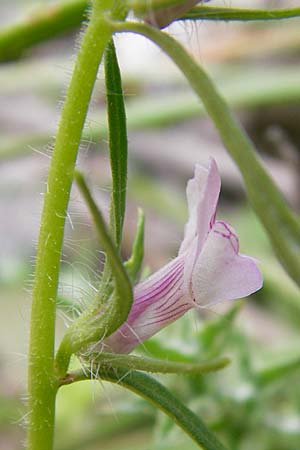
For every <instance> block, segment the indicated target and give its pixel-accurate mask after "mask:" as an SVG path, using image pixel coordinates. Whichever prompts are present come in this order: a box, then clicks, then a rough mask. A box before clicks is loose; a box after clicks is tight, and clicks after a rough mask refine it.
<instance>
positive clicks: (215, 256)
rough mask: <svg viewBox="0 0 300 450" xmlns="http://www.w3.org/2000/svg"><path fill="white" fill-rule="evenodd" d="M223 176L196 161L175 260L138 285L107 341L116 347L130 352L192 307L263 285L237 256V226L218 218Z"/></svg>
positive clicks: (249, 260)
mask: <svg viewBox="0 0 300 450" xmlns="http://www.w3.org/2000/svg"><path fill="white" fill-rule="evenodd" d="M220 188H221V180H220V175H219V172H218V169H217V165H216V162H215V161H214V159H211V160H210V164H209V167H208V168H205V167H203V166H201V165H196V168H195V176H194V178H193V179H191V180H190V181H189V182H188V185H187V200H188V209H189V219H188V222H187V224H186V226H185V232H184V239H183V241H182V243H181V246H180V249H179V253H178V256H177V258H175V259H174V260H173V261H171V262H170V263H168V264H167V265H166V266H165V267H163V268H162V269H160V270H159V271H158V272H156V273H154V274H153V275H152V276H151V277H149V278H148V279H147V280H145V281H144V282H142V283H139V284H138V285H137V286H136V287H135V289H134V302H133V306H132V309H131V311H130V313H129V316H128V319H127V321H126V322H125V324H123V325H122V326H121V328H120V329H119V330H117V331H116V332H115V333H114V334H113V335H112V336H110V337H109V338H108V339H106V340H105V341H104V344H105V345H107V346H108V347H109V348H110V349H111V350H112V351H114V352H119V353H125V352H129V351H131V350H132V348H134V347H135V346H136V345H137V344H138V343H139V342H143V341H144V340H146V339H147V338H149V337H151V336H152V335H153V334H155V333H156V332H157V331H159V330H160V329H161V328H162V327H163V326H165V325H167V324H168V323H170V322H172V321H174V320H176V318H178V317H180V316H181V315H182V314H184V313H185V312H186V311H188V310H189V309H190V308H192V307H193V306H195V304H196V305H198V306H199V307H206V306H209V305H212V304H214V303H217V302H219V301H222V300H233V299H236V298H241V297H245V296H247V295H249V294H251V293H253V292H255V291H256V290H258V289H260V288H261V286H262V276H261V273H260V271H259V269H258V267H257V265H256V262H255V260H254V259H253V258H251V257H248V256H245V255H241V254H239V241H238V237H237V235H236V233H235V231H234V229H233V228H232V227H231V225H229V224H228V223H227V222H225V221H223V220H216V209H217V204H218V199H219V194H220Z"/></svg>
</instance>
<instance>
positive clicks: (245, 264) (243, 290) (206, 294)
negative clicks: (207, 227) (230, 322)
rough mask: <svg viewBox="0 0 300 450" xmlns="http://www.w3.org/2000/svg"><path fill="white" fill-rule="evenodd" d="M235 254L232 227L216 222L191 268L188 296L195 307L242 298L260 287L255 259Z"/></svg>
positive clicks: (237, 245) (260, 280) (235, 238)
mask: <svg viewBox="0 0 300 450" xmlns="http://www.w3.org/2000/svg"><path fill="white" fill-rule="evenodd" d="M238 251H239V241H238V238H237V236H236V234H235V231H234V230H233V228H232V227H231V226H230V225H228V224H227V223H226V222H223V221H216V222H215V224H214V225H213V227H212V229H211V232H210V233H209V235H208V238H207V239H206V241H205V244H204V246H203V249H202V251H201V253H200V254H199V256H198V258H197V261H196V263H195V265H194V269H193V274H192V294H193V297H194V301H195V302H196V303H197V304H198V305H201V306H207V305H211V304H214V303H217V302H219V301H222V300H233V299H236V298H241V297H245V296H247V295H250V294H252V293H253V292H255V291H257V290H258V289H260V288H261V287H262V275H261V273H260V271H259V269H258V267H257V265H256V262H255V260H254V259H252V258H250V257H248V256H245V255H239V254H238Z"/></svg>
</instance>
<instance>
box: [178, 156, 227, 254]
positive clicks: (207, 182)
mask: <svg viewBox="0 0 300 450" xmlns="http://www.w3.org/2000/svg"><path fill="white" fill-rule="evenodd" d="M220 188H221V179H220V175H219V172H218V168H217V164H216V162H215V160H214V159H211V160H210V164H209V167H208V169H207V168H205V167H203V166H201V165H199V164H197V165H196V168H195V176H194V178H192V179H191V180H190V181H189V182H188V185H187V191H186V192H187V200H188V209H189V219H188V222H187V224H186V226H185V230H184V239H183V241H182V244H181V246H180V250H179V254H182V253H184V252H185V251H186V250H188V249H189V247H190V246H191V244H192V243H193V242H194V239H195V238H197V242H198V250H199V249H201V248H202V246H203V243H204V241H205V239H206V237H207V234H208V233H209V231H210V229H211V226H212V224H213V223H214V221H215V215H216V208H217V203H218V199H219V194H220Z"/></svg>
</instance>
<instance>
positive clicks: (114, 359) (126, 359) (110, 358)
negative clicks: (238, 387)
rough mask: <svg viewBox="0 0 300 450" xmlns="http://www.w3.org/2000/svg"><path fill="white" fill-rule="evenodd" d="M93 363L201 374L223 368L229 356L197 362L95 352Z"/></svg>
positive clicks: (151, 371) (149, 370)
mask: <svg viewBox="0 0 300 450" xmlns="http://www.w3.org/2000/svg"><path fill="white" fill-rule="evenodd" d="M91 360H92V361H93V366H94V364H95V363H96V364H97V363H98V364H99V367H101V368H102V369H104V368H105V367H107V368H123V369H128V370H142V371H144V372H150V373H177V374H189V375H202V374H204V373H209V372H215V371H217V370H221V369H224V367H226V366H227V365H228V364H229V363H230V360H229V358H226V357H222V358H215V359H211V360H207V361H203V362H199V363H184V362H178V361H168V360H163V359H157V358H149V357H145V356H134V355H122V354H120V355H119V354H111V353H101V354H96V355H95V358H93V355H91Z"/></svg>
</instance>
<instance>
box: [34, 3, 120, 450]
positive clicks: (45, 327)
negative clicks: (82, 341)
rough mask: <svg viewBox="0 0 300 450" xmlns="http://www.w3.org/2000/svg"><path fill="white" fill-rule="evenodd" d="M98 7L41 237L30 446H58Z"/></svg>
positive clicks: (99, 30) (68, 104) (103, 29)
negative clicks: (71, 226)
mask: <svg viewBox="0 0 300 450" xmlns="http://www.w3.org/2000/svg"><path fill="white" fill-rule="evenodd" d="M96 10H97V8H95V11H94V13H93V15H92V17H91V21H90V24H89V26H88V28H87V30H86V33H85V34H84V37H83V40H82V44H81V47H80V50H79V53H78V57H77V61H76V64H75V67H74V72H73V76H72V79H71V83H70V86H69V89H68V92H67V96H66V100H65V103H64V106H63V109H62V113H61V119H60V123H59V127H58V132H57V137H56V142H55V146H54V150H53V156H52V160H51V165H50V168H49V176H48V182H47V191H46V193H45V194H44V207H43V213H42V219H41V227H40V234H39V241H38V250H37V262H36V270H35V281H34V287H33V299H32V309H31V329H30V345H29V366H28V393H29V406H28V410H29V416H28V450H41V449H43V450H51V449H52V446H53V427H54V409H55V394H56V377H55V371H54V338H55V309H56V293H57V285H58V276H59V268H60V260H61V250H62V242H63V234H64V225H65V217H66V212H67V206H68V201H69V195H70V189H71V184H72V180H73V171H74V166H75V161H76V156H77V151H78V147H79V143H80V138H81V133H82V129H83V125H84V121H85V117H86V112H87V109H88V105H89V101H90V98H91V94H92V90H93V86H94V83H95V80H96V76H97V71H98V66H99V63H100V61H101V58H102V54H103V51H104V48H105V46H106V43H107V41H108V40H109V39H110V36H111V30H110V28H109V26H108V25H107V22H104V21H103V19H102V18H101V15H100V14H99V11H96Z"/></svg>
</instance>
